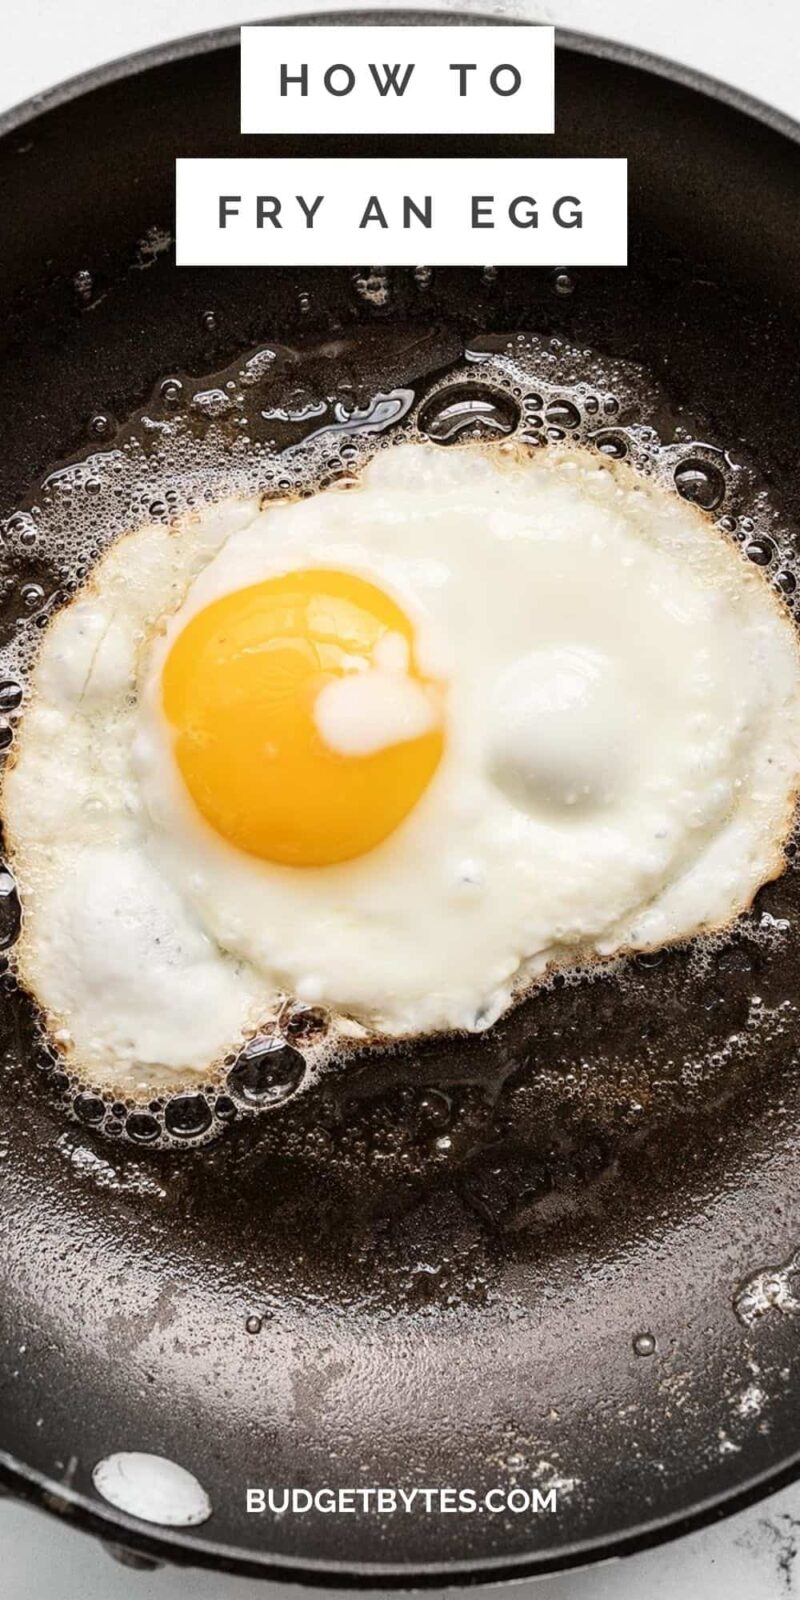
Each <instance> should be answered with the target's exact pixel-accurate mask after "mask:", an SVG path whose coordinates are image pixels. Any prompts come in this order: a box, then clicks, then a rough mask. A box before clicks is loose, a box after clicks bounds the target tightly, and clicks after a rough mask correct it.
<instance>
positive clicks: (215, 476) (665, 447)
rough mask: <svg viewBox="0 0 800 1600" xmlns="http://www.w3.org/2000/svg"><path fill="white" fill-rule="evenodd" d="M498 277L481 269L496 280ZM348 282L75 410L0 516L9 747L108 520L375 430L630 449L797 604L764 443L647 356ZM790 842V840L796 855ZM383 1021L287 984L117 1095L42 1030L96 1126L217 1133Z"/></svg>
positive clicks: (0, 936)
mask: <svg viewBox="0 0 800 1600" xmlns="http://www.w3.org/2000/svg"><path fill="white" fill-rule="evenodd" d="M496 276H497V274H496V271H495V269H493V268H488V267H487V268H486V269H485V272H484V278H485V280H486V281H487V283H490V282H494V280H495V278H496ZM431 278H432V273H431V269H429V268H422V267H420V268H417V269H416V271H415V273H414V281H415V283H416V285H417V288H418V289H419V290H420V291H422V292H423V294H422V295H421V300H420V304H421V305H422V304H423V303H424V291H425V290H426V289H427V288H428V286H429V285H430V283H431ZM353 289H354V295H355V297H356V299H357V300H361V301H365V302H367V304H368V306H369V307H370V308H371V310H372V313H373V314H374V313H377V314H378V317H377V321H376V322H375V323H373V324H372V325H371V326H370V328H369V337H368V338H367V336H366V334H365V333H364V332H363V331H358V330H357V331H355V332H353V333H351V334H348V335H344V334H338V335H337V337H336V338H335V339H332V338H331V339H328V340H327V341H323V342H322V343H320V344H315V343H313V342H312V341H311V339H310V338H309V339H308V340H306V341H305V342H301V343H298V344H297V345H294V346H288V345H281V344H269V345H262V346H261V347H259V348H258V349H256V350H251V351H247V352H245V353H244V354H243V355H242V356H240V357H239V358H238V359H237V360H236V361H235V362H233V363H232V364H231V365H230V366H229V367H227V368H225V369H224V370H222V371H218V372H212V373H208V374H206V375H203V376H202V377H199V378H198V377H190V376H188V375H187V374H186V373H184V372H180V371H173V372H170V373H167V374H165V375H163V376H162V377H161V379H160V380H159V382H158V383H157V384H156V386H155V389H154V391H153V394H152V395H151V398H150V400H149V402H148V403H147V404H146V405H145V406H144V408H143V409H142V410H141V411H140V412H138V413H137V414H136V415H134V416H133V417H131V418H130V419H129V420H128V421H127V422H126V423H124V424H121V425H120V424H118V423H117V422H116V421H115V419H114V417H113V416H112V414H111V412H110V411H109V410H108V409H107V405H106V397H105V396H104V394H103V393H102V392H98V394H97V396H96V401H95V410H94V412H93V414H92V415H91V416H90V417H89V418H88V419H87V420H86V421H85V423H84V427H85V433H86V437H87V439H88V441H89V442H88V443H87V446H86V448H85V450H84V451H83V453H82V454H81V455H80V456H79V457H77V458H75V459H74V460H72V461H70V462H67V463H66V464H64V465H63V466H60V467H58V468H57V469H56V470H54V471H52V472H50V473H49V474H48V476H47V477H46V478H45V479H44V481H43V482H42V483H41V484H40V485H39V486H38V487H37V489H36V490H35V491H34V493H33V494H32V495H31V496H30V499H29V500H28V502H26V503H25V504H24V505H22V506H20V507H19V508H18V509H17V510H15V511H14V512H13V513H12V514H11V515H10V516H8V517H7V518H6V519H5V521H4V522H2V524H0V765H1V764H2V761H3V759H4V758H5V752H6V751H8V750H12V751H13V741H14V725H15V722H16V719H17V718H18V716H19V715H20V714H22V713H24V707H25V683H26V675H27V672H28V669H29V667H30V664H31V661H32V659H33V657H34V654H35V651H36V646H37V642H38V639H39V638H40V636H41V630H42V628H43V627H45V626H46V625H47V622H48V619H49V617H50V616H51V615H52V613H53V611H54V610H55V609H56V608H57V607H58V606H59V605H60V604H62V603H63V602H64V601H65V600H67V599H69V597H70V596H71V595H72V594H73V593H74V592H75V591H76V590H77V589H79V588H80V587H81V585H82V584H83V583H84V582H85V581H86V579H87V577H88V576H89V575H90V573H91V570H92V567H93V566H94V564H95V563H96V561H97V560H98V559H99V558H100V556H101V555H102V554H103V552H104V551H105V550H106V549H107V548H108V546H109V545H110V544H111V543H112V542H113V541H114V540H116V539H118V538H119V537H121V536H122V535H123V534H124V533H125V532H127V531H128V530H129V529H130V528H132V527H135V526H137V525H139V524H142V523H144V522H147V521H156V522H161V523H170V522H171V521H173V520H174V519H175V518H177V517H179V516H181V515H182V514H184V513H186V512H189V511H191V510H192V508H193V507H198V506H202V505H205V504H208V503H209V502H212V501H214V500H216V499H219V498H222V497H224V496H227V495H240V494H241V495H248V494H253V493H257V494H259V495H261V496H262V497H263V498H264V499H265V500H269V499H285V498H287V497H303V496H308V495H310V494H313V493H315V492H317V491H318V490H320V489H324V488H334V487H341V488H347V487H348V486H351V485H352V484H353V483H354V482H355V481H356V479H357V475H358V473H359V471H360V469H361V468H362V467H363V466H364V465H365V464H366V462H367V461H368V460H369V459H370V457H371V456H372V455H373V454H374V453H375V452H376V451H378V450H381V449H385V448H387V447H389V448H390V447H391V446H392V445H393V444H394V443H395V442H399V441H405V440H419V439H424V440H427V441H429V442H431V443H432V444H435V445H436V446H439V447H445V448H450V447H453V446H458V445H460V444H462V443H464V442H465V441H466V440H469V439H475V440H479V441H501V442H502V441H506V440H515V441H518V442H520V443H522V444H523V445H527V446H528V447H529V448H530V449H539V448H543V447H546V446H547V445H548V444H550V443H558V444H562V445H570V444H572V443H574V444H580V445H583V446H587V447H589V448H590V449H594V450H596V451H597V452H598V457H599V458H602V457H604V456H605V457H607V458H610V459H612V460H628V461H629V462H630V463H631V465H632V466H633V467H634V468H636V470H637V471H639V472H641V473H642V474H644V475H645V476H647V477H651V478H655V479H657V480H658V481H659V482H660V483H661V484H662V485H663V486H664V487H665V489H667V490H668V491H669V492H670V493H672V494H678V495H680V496H681V497H683V498H685V499H686V500H688V501H690V502H692V503H693V504H695V505H697V506H698V507H699V508H701V510H703V511H704V512H705V513H706V514H707V515H708V516H709V518H710V519H711V520H712V521H713V522H714V523H715V525H716V527H717V528H718V529H719V531H720V534H721V535H722V536H724V537H726V538H728V539H730V540H732V541H734V542H735V543H737V544H738V545H739V546H740V547H741V552H742V559H743V560H749V561H751V562H753V563H754V564H756V565H758V566H760V567H762V568H763V569H764V573H765V577H766V578H767V580H768V581H769V582H771V583H772V584H773V586H774V588H775V590H776V592H777V593H778V594H780V596H781V597H782V599H783V601H784V602H785V603H786V604H787V605H788V606H789V607H790V608H792V609H793V608H794V607H795V605H796V596H797V592H798V589H797V558H796V555H795V550H794V544H793V540H792V533H791V530H790V529H789V528H788V527H787V526H786V524H785V521H784V519H783V517H782V515H781V512H780V508H779V507H778V506H776V505H775V504H774V502H773V500H772V498H771V496H770V494H769V492H768V491H767V489H766V488H765V487H764V485H763V484H762V483H761V481H760V480H759V477H758V474H757V472H756V470H755V468H754V466H753V464H752V463H750V462H748V461H746V460H745V459H744V458H743V457H742V455H741V452H740V451H739V450H738V448H737V453H736V456H735V457H734V456H732V455H731V454H730V452H728V451H727V450H726V449H725V444H724V441H714V440H713V439H710V438H709V437H708V436H707V434H706V431H705V429H704V428H703V427H702V424H700V423H698V422H697V420H696V419H695V418H694V417H691V416H689V415H688V414H686V413H683V412H681V411H676V410H673V409H671V407H670V405H669V403H668V400H667V398H666V397H665V395H664V393H663V392H662V391H661V389H660V388H659V387H658V386H657V385H656V384H655V383H654V382H653V380H652V379H651V378H650V377H649V376H648V375H647V374H645V373H644V372H642V371H641V370H640V369H638V368H636V367H634V366H633V365H630V364H626V363H621V362H617V361H610V360H605V359H603V358H601V357H600V356H598V355H597V354H596V353H595V352H592V351H588V350H585V349H582V348H578V347H575V346H572V345H569V344H567V343H566V342H564V341H563V340H561V339H559V338H547V337H541V336H538V335H533V334H527V333H519V334H512V335H486V336H483V337H481V338H476V339H475V340H474V341H473V342H472V343H471V344H470V345H469V347H468V348H466V349H465V350H464V351H463V352H462V355H461V357H460V358H459V359H458V360H456V361H453V360H452V350H451V346H447V345H443V344H442V339H443V337H444V336H443V335H442V334H441V332H438V333H437V330H436V329H433V328H432V329H427V330H426V329H423V330H420V329H419V328H416V329H414V330H412V331H411V332H409V331H408V330H405V331H403V330H399V329H393V328H392V325H391V321H390V320H386V321H384V320H383V319H382V318H381V316H380V313H381V312H383V311H385V310H386V308H387V307H390V304H391V293H390V285H389V279H388V276H387V274H386V273H385V272H384V271H383V269H379V268H374V269H372V270H371V271H370V272H369V273H367V274H365V275H362V276H359V277H357V278H356V279H355V280H354V284H353ZM553 289H554V292H555V294H556V295H560V296H563V295H569V294H572V293H573V292H574V289H575V282H574V279H573V278H572V277H571V275H570V274H568V273H567V272H564V271H562V272H559V273H557V274H556V275H555V276H554V279H553ZM75 292H76V294H77V295H78V296H79V297H80V298H81V299H84V300H86V299H87V298H91V296H92V294H93V293H94V285H93V283H92V281H91V278H90V276H89V274H88V273H78V274H77V276H76V279H75ZM219 320H220V319H219V315H218V313H217V312H216V311H214V310H211V309H209V310H206V311H205V312H203V314H202V323H203V326H204V327H205V328H206V329H207V330H208V331H209V332H210V333H214V332H217V331H218V330H219ZM445 350H447V354H445ZM794 854H795V846H794V843H791V844H790V846H789V848H788V850H787V856H789V857H792V858H793V857H794ZM779 920H780V919H774V918H773V919H772V922H769V921H767V922H765V921H764V920H763V917H759V916H758V915H756V914H755V913H754V914H752V915H751V917H750V919H749V922H748V929H749V933H750V935H752V939H753V940H754V941H756V942H759V941H760V943H761V945H762V946H764V947H766V946H768V945H770V942H771V943H772V944H773V945H774V944H775V943H776V942H777V943H779V942H780V940H781V939H782V938H785V936H786V935H785V930H783V929H782V928H780V927H779V926H778V921H779ZM19 925H20V906H19V899H18V896H17V892H16V886H15V884H14V881H13V878H12V876H11V874H10V872H8V870H7V869H5V868H2V869H0V952H9V953H10V960H11V963H12V967H13V945H14V941H15V939H16V937H17V933H18V930H19ZM727 947H728V936H727V935H726V934H718V935H716V936H715V937H714V938H712V939H708V940H706V941H705V942H702V941H701V942H700V943H696V944H695V945H694V946H693V947H692V954H691V960H692V961H693V962H694V963H695V968H696V970H697V971H699V970H700V969H701V968H702V967H703V964H704V963H705V969H704V970H708V969H710V968H713V964H714V962H715V961H716V960H717V959H718V958H719V957H720V953H721V952H723V951H724V950H725V949H726V948H727ZM3 959H4V960H6V961H7V960H8V959H9V957H8V956H6V957H4V958H3ZM660 960H661V953H660V952H655V953H653V954H652V955H648V954H647V953H644V954H641V955H639V956H637V957H636V958H635V961H634V962H630V961H628V962H626V961H625V959H624V958H619V959H618V960H617V961H615V962H613V963H608V964H606V965H605V966H604V967H603V971H604V972H605V973H606V974H608V973H616V972H618V973H619V976H620V982H623V983H624V982H625V974H626V972H627V971H628V970H631V969H633V968H635V969H636V971H637V972H638V971H639V969H640V968H641V969H645V968H646V966H647V964H648V963H652V964H653V965H657V964H658V963H659V962H660ZM597 968H598V964H597V963H589V964H587V965H584V966H580V965H576V966H575V967H574V968H573V969H571V970H569V971H566V972H558V973H554V974H552V975H550V976H548V977H547V978H546V979H545V982H544V985H543V988H544V989H545V990H548V991H550V992H558V993H559V994H560V995H562V996H563V995H564V994H565V993H566V992H567V991H568V990H570V989H574V988H578V987H580V986H581V985H584V984H586V983H592V982H594V981H595V978H596V974H597ZM374 1042H375V1041H370V1040H369V1039H367V1037H366V1035H365V1033H364V1030H363V1029H359V1028H358V1026H357V1025H355V1024H353V1023H351V1022H349V1021H348V1020H347V1019H344V1018H342V1019H337V1018H331V1017H328V1016H327V1015H326V1014H325V1012H323V1011H321V1010H319V1009H318V1008H316V1007H304V1006H301V1005H299V1004H294V1003H292V1002H291V999H285V1000H280V1001H279V1002H278V1004H277V1007H276V1013H275V1016H274V1017H273V1018H272V1019H270V1023H269V1025H268V1026H267V1027H266V1029H265V1031H264V1032H262V1033H261V1034H260V1035H258V1036H257V1037H255V1038H253V1039H250V1040H248V1041H247V1043H246V1044H245V1046H244V1048H243V1049H242V1050H241V1051H240V1052H239V1054H238V1055H236V1056H235V1057H230V1058H228V1059H227V1060H226V1061H225V1062H223V1063H219V1064H218V1065H217V1066H216V1067H214V1068H210V1069H209V1075H208V1081H207V1082H206V1083H204V1084H202V1085H200V1086H196V1085H192V1086H191V1087H189V1086H187V1085H185V1084H183V1085H178V1086H176V1088H175V1090H174V1092H171V1093H169V1092H166V1091H165V1092H159V1093H158V1094H157V1095H156V1096H155V1097H154V1098H152V1099H151V1100H147V1099H141V1098H140V1099H125V1100H121V1099H120V1098H119V1094H118V1091H117V1093H113V1092H111V1093H105V1092H103V1088H102V1085H97V1084H95V1085H89V1084H85V1083H80V1082H78V1081H76V1080H75V1078H74V1077H72V1076H71V1075H70V1073H69V1071H68V1066H67V1063H66V1061H65V1058H64V1057H63V1056H62V1055H60V1053H59V1051H58V1049H57V1048H56V1047H54V1046H53V1045H51V1044H49V1043H48V1042H47V1041H46V1040H45V1039H44V1038H43V1039H42V1047H41V1050H40V1060H41V1064H42V1066H43V1067H44V1068H45V1069H46V1071H47V1074H48V1077H49V1080H50V1082H51V1084H52V1085H53V1086H54V1088H55V1089H56V1090H57V1091H58V1093H59V1094H60V1095H61V1096H63V1098H64V1100H65V1102H66V1103H67V1104H68V1106H69V1110H70V1114H71V1116H72V1117H73V1119H74V1120H75V1121H76V1122H78V1123H80V1124H81V1125H82V1126H83V1127H84V1128H86V1129H87V1130H93V1131H96V1132H102V1133H103V1134H104V1135H106V1136H108V1137H109V1138H110V1139H115V1140H118V1141H125V1142H127V1143H129V1144H130V1145H133V1146H136V1147H138V1148H139V1149H141V1150H143V1151H144V1150H150V1149H156V1148H164V1147H170V1148H174V1149H185V1148H187V1147H190V1146H194V1145H202V1144H206V1143H208V1142H210V1141H211V1140H213V1139H214V1138H216V1137H217V1136H218V1135H219V1134H220V1133H221V1131H222V1130H223V1129H224V1128H225V1127H228V1126H230V1124H231V1123H234V1122H237V1121H241V1120H242V1119H244V1118H248V1117H255V1116H265V1115H266V1116H269V1114H270V1113H271V1112H274V1111H275V1110H276V1109H278V1108H280V1107H282V1106H284V1105H286V1103H287V1102H288V1101H290V1100H293V1099H294V1098H295V1097H297V1096H300V1095H302V1094H303V1092H304V1091H305V1090H306V1089H307V1088H308V1087H309V1085H310V1084H312V1083H313V1082H315V1081H316V1080H317V1078H318V1077H319V1075H320V1073H321V1072H323V1071H327V1070H328V1069H329V1068H330V1067H331V1066H335V1065H340V1064H342V1063H345V1064H346V1062H347V1061H348V1060H351V1059H352V1057H353V1054H354V1053H356V1052H360V1051H363V1050H364V1049H366V1048H369V1047H370V1046H371V1045H372V1044H373V1043H374ZM378 1042H379V1043H380V1041H378ZM420 1117H421V1119H422V1122H423V1123H424V1125H425V1128H426V1130H427V1133H426V1137H428V1138H429V1141H430V1143H431V1148H432V1149H434V1150H435V1152H436V1155H437V1158H440V1159H446V1158H448V1156H449V1154H450V1152H451V1147H452V1142H453V1141H452V1135H451V1132H450V1125H449V1124H450V1105H449V1101H448V1098H447V1096H446V1095H445V1094H444V1093H442V1092H440V1091H439V1090H436V1089H431V1090H429V1091H427V1092H426V1094H425V1096H424V1097H423V1098H422V1099H421V1100H420Z"/></svg>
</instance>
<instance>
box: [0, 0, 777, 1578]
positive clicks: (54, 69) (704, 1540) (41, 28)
mask: <svg viewBox="0 0 800 1600" xmlns="http://www.w3.org/2000/svg"><path fill="white" fill-rule="evenodd" d="M430 3H431V4H433V3H434V0H430ZM411 4H413V0H411ZM440 6H441V9H443V10H461V11H464V10H467V9H470V7H469V5H468V0H440ZM315 9H317V6H315V5H314V4H313V3H312V4H304V3H302V0H301V3H299V4H297V3H292V0H282V3H276V0H2V23H3V28H2V36H3V49H2V51H1V52H0V111H2V110H5V109H6V108H7V107H9V106H11V105H13V104H15V103H16V102H18V101H20V100H23V99H25V98H27V96H29V95H32V94H36V93H38V92H40V91H41V90H44V89H47V88H49V87H50V86H51V85H53V84H54V83H56V82H58V81H59V80H60V79H62V78H64V77H68V76H70V75H72V74H74V73H77V72H82V71H85V70H86V69H87V68H89V67H93V66H96V65H97V64H98V63H99V62H101V61H107V60H111V59H113V58H114V57H116V56H121V55H124V54H126V53H127V52H128V51H130V50H138V49H142V48H144V47H145V46H147V45H150V44H154V43H156V42H159V41H164V40H167V39H170V38H175V37H177V36H178V35H180V34H186V33H195V32H198V31H201V30H202V29H204V28H211V27H218V26H222V25H224V24H233V23H238V22H247V21H258V20H261V19H263V18H264V17H265V16H268V15H280V16H288V15H293V14H302V13H303V12H308V11H312V10H315ZM319 9H322V6H321V4H320V6H319ZM327 9H328V10H330V11H336V10H343V9H346V7H345V6H343V5H338V4H336V3H335V0H334V3H332V4H330V5H329V6H328V8H327ZM472 9H475V10H480V11H483V12H485V13H492V14H494V15H497V16H513V17H518V18H520V19H521V20H526V19H529V18H532V19H535V20H538V21H542V22H555V23H556V24H557V25H558V24H559V23H561V24H563V25H564V26H566V27H573V28H577V29H579V30H581V31H583V32H587V33H597V34H604V35H605V36H606V37H608V38H613V39H620V40H624V41H626V42H629V43H632V44H636V45H639V46H641V47H642V48H645V49H650V50H653V51H656V52H657V53H660V54H662V55H665V56H670V57H672V59H673V60H679V61H682V62H684V63H686V64H688V65H689V66H692V67H694V68H695V69H697V70H699V71H703V72H707V73H710V74H711V75H712V76H714V77H718V78H723V79H725V80H727V81H728V82H729V83H733V84H736V85H737V86H738V87H739V88H743V89H746V90H748V91H749V92H750V93H751V94H755V95H757V96H759V97H760V98H761V99H763V100H767V101H769V102H771V104H773V105H775V106H778V107H779V108H780V109H781V110H784V111H788V112H790V113H791V114H793V115H794V116H796V117H797V118H798V119H800V3H799V0H759V3H758V5H757V6H756V7H753V6H751V5H750V4H749V3H746V0H668V3H666V0H664V3H657V0H542V3H539V0H508V3H504V0H483V3H482V4H479V5H477V6H474V7H472ZM798 1544H800V1486H798V1488H797V1489H789V1490H785V1491H784V1492H783V1493H782V1494H780V1495H776V1496H773V1497H772V1499H770V1500H768V1501H764V1502H762V1503H761V1504H760V1505H759V1506H757V1507H756V1508H754V1509H753V1510H752V1511H749V1512H745V1513H742V1514H741V1515H740V1516H737V1517H734V1518H731V1519H729V1520H728V1521H726V1522H724V1523H721V1524H719V1525H717V1526H715V1527H713V1528H709V1529H706V1530H705V1531H704V1532H702V1533H699V1534H694V1535H692V1536H691V1537H689V1538H688V1539H683V1540H681V1541H680V1542H679V1543H677V1544H672V1545H668V1546H665V1547H663V1548H662V1549H660V1550H656V1551H652V1552H648V1553H646V1554H644V1555H641V1556H635V1557H631V1558H630V1559H629V1560H627V1561H625V1562H617V1563H613V1564H609V1565H607V1566H604V1567H602V1568H595V1569H594V1570H593V1571H591V1572H585V1573H577V1574H574V1575H571V1576H567V1577H563V1578H548V1579H544V1580H542V1581H541V1582H540V1583H537V1584H530V1585H524V1586H521V1587H518V1588H516V1589H514V1590H509V1591H508V1594H509V1597H510V1600H514V1597H515V1596H520V1597H522V1600H787V1597H791V1596H799V1597H800V1558H798V1560H797V1561H796V1562H795V1555H796V1552H797V1548H798ZM0 1574H2V1577H0V1593H1V1594H2V1600H50V1597H51V1596H55V1597H56V1600H189V1597H190V1596H192V1597H194V1596H196V1597H197V1600H292V1597H294V1600H302V1592H301V1591H297V1590H288V1589H284V1590H282V1591H279V1590H276V1589H274V1588H269V1587H267V1586H264V1585H261V1584H252V1583H250V1582H248V1581H246V1580H236V1579H219V1578H215V1577H213V1576H211V1575H210V1574H204V1573H200V1574H182V1573H180V1572H157V1573H153V1574H150V1573H138V1572H129V1571H127V1570H125V1569H123V1568H121V1567H115V1566H113V1565H112V1563H111V1561H110V1560H109V1558H108V1557H107V1556H106V1555H105V1554H104V1553H103V1552H102V1551H101V1550H99V1549H97V1548H96V1547H95V1546H94V1545H93V1544H92V1543H91V1542H90V1541H89V1540H88V1539H85V1538H84V1537H83V1536H82V1535H79V1534H76V1533H74V1532H71V1531H70V1530H68V1529H62V1528H61V1527H59V1526H58V1525H57V1524H56V1523H55V1521H54V1520H52V1519H48V1520H45V1519H44V1518H43V1517H42V1516H41V1515H40V1514H39V1513H34V1512H31V1511H29V1510H26V1509H23V1508H20V1507H17V1506H14V1505H11V1504H10V1503H6V1504H5V1505H0ZM305 1592H306V1593H307V1594H309V1595H310V1591H305ZM473 1593H475V1600H480V1597H479V1595H478V1593H477V1592H476V1591H473ZM491 1593H492V1594H497V1593H498V1591H492V1592H491ZM487 1595H488V1592H487ZM319 1600H322V1594H321V1593H320V1594H319Z"/></svg>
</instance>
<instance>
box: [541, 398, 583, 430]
mask: <svg viewBox="0 0 800 1600" xmlns="http://www.w3.org/2000/svg"><path fill="white" fill-rule="evenodd" d="M544 415H545V421H547V422H549V423H550V425H551V427H554V428H562V429H567V430H569V429H572V428H577V427H578V424H579V423H580V420H581V414H580V412H579V410H578V407H577V406H575V405H573V403H572V401H571V400H562V399H558V400H551V401H550V404H549V406H547V408H546V410H545V414H544Z"/></svg>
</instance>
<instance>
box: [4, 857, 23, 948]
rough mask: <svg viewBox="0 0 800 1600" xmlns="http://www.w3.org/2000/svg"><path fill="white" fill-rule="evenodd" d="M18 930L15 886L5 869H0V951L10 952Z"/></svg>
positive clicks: (17, 896) (18, 911)
mask: <svg viewBox="0 0 800 1600" xmlns="http://www.w3.org/2000/svg"><path fill="white" fill-rule="evenodd" d="M19 929H20V904H19V895H18V894H17V885H16V882H15V880H14V878H13V876H12V874H11V873H10V872H9V870H8V868H7V867H0V950H10V948H11V946H12V945H13V944H14V943H15V942H16V940H17V938H18V936H19Z"/></svg>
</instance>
